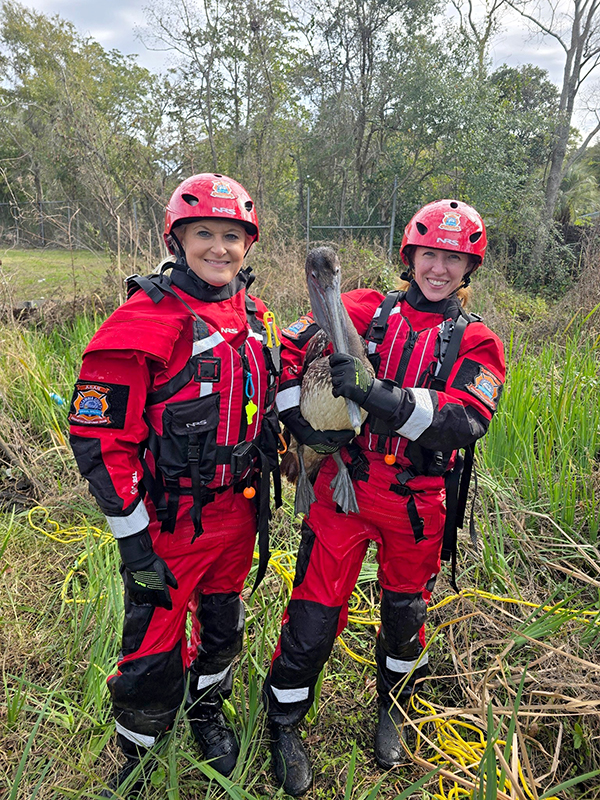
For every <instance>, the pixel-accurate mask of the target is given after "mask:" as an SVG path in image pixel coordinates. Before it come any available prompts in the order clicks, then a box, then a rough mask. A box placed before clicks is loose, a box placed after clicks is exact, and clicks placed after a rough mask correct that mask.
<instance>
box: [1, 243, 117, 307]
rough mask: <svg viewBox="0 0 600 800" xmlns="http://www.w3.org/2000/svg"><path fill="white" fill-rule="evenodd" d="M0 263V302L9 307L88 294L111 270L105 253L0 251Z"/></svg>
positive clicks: (111, 264)
mask: <svg viewBox="0 0 600 800" xmlns="http://www.w3.org/2000/svg"><path fill="white" fill-rule="evenodd" d="M0 261H1V262H2V264H1V266H0V293H1V295H0V300H1V302H3V303H7V304H9V305H13V306H16V305H17V304H18V303H22V302H24V301H40V300H57V301H64V300H72V299H73V298H74V297H82V296H89V295H92V294H94V293H96V292H98V291H100V290H101V289H102V285H103V281H104V280H105V276H106V274H107V272H109V271H110V272H112V270H113V269H114V268H115V264H114V259H113V260H111V257H110V256H109V254H107V253H104V252H101V251H95V252H92V251H90V250H73V251H69V250H59V249H39V250H21V249H16V248H15V249H8V250H1V249H0ZM123 266H125V265H123Z"/></svg>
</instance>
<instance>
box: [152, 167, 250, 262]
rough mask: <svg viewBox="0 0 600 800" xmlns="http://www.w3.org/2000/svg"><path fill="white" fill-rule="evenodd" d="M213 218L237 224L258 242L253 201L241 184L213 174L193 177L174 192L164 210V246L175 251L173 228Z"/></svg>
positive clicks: (205, 173)
mask: <svg viewBox="0 0 600 800" xmlns="http://www.w3.org/2000/svg"><path fill="white" fill-rule="evenodd" d="M204 217H212V218H214V219H229V220H233V221H235V222H239V223H240V224H241V225H243V226H244V228H245V229H246V230H247V232H248V234H249V235H250V236H251V237H252V241H251V242H250V246H252V245H253V244H254V242H256V241H258V217H257V215H256V207H255V205H254V201H253V200H252V198H251V197H250V195H249V194H248V192H247V191H246V190H245V189H244V187H243V186H242V185H241V183H238V182H237V181H234V180H232V179H231V178H228V177H227V176H226V175H219V174H217V173H212V172H203V173H202V174H201V175H192V177H191V178H186V180H184V181H183V183H180V184H179V186H178V187H177V188H176V189H175V191H174V192H173V194H172V195H171V199H170V200H169V202H168V203H167V208H166V211H165V232H164V234H163V236H164V238H165V243H166V245H167V248H168V250H169V252H170V253H173V255H179V253H178V252H177V244H178V242H176V241H173V238H174V237H173V235H172V232H173V228H174V227H175V226H176V225H180V224H182V223H184V222H191V221H193V220H196V219H200V218H204Z"/></svg>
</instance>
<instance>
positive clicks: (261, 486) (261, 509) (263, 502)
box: [252, 447, 271, 593]
mask: <svg viewBox="0 0 600 800" xmlns="http://www.w3.org/2000/svg"><path fill="white" fill-rule="evenodd" d="M256 452H257V453H258V456H259V459H260V479H259V482H258V491H257V498H256V500H257V510H258V519H257V529H258V570H257V572H256V578H255V579H254V586H253V587H252V593H254V592H255V591H256V590H257V589H258V587H259V586H260V583H261V581H262V579H263V578H264V577H265V572H266V571H267V566H268V564H269V558H270V556H271V554H270V552H269V522H270V520H271V511H270V508H269V502H270V496H271V492H270V485H271V482H270V480H269V477H270V471H269V460H268V458H267V456H266V455H265V454H264V453H263V451H262V450H259V449H258V447H257V448H256Z"/></svg>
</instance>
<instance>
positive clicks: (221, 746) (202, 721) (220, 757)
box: [188, 702, 240, 776]
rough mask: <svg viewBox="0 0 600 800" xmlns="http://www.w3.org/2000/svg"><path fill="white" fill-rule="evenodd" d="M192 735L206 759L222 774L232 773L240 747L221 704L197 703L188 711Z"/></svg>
mask: <svg viewBox="0 0 600 800" xmlns="http://www.w3.org/2000/svg"><path fill="white" fill-rule="evenodd" d="M188 717H189V721H190V727H191V729H192V735H193V737H194V739H195V740H196V742H197V743H198V745H199V746H200V749H201V751H202V755H203V756H204V758H205V759H206V761H210V765H211V767H213V768H214V769H216V770H217V772H220V773H221V775H226V776H227V775H230V774H231V773H232V772H233V769H234V767H235V764H236V761H237V758H238V755H239V752H240V748H239V745H238V743H237V739H236V738H235V734H234V732H233V731H232V730H231V728H230V727H229V725H228V724H227V720H226V719H225V717H224V715H223V712H222V711H221V704H220V703H219V702H215V703H195V704H194V706H192V708H191V709H190V710H189V711H188Z"/></svg>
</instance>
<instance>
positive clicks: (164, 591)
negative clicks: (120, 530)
mask: <svg viewBox="0 0 600 800" xmlns="http://www.w3.org/2000/svg"><path fill="white" fill-rule="evenodd" d="M117 543H118V545H119V552H120V553H121V560H122V561H123V566H122V568H121V574H122V576H123V582H124V583H125V586H126V587H127V591H128V592H129V596H130V598H131V599H132V600H133V602H134V603H139V604H147V605H151V606H160V607H161V608H166V609H167V610H168V611H170V610H171V609H172V608H173V603H172V602H171V593H170V592H169V586H170V587H171V588H172V589H177V581H176V580H175V576H174V575H173V573H172V572H171V570H170V569H169V568H168V567H167V565H166V564H165V562H164V561H163V560H162V558H159V556H157V555H156V553H155V552H154V550H153V549H152V539H151V538H150V534H149V533H148V529H147V528H146V529H145V530H143V531H141V532H140V533H134V534H133V536H125V537H123V538H122V539H117Z"/></svg>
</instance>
